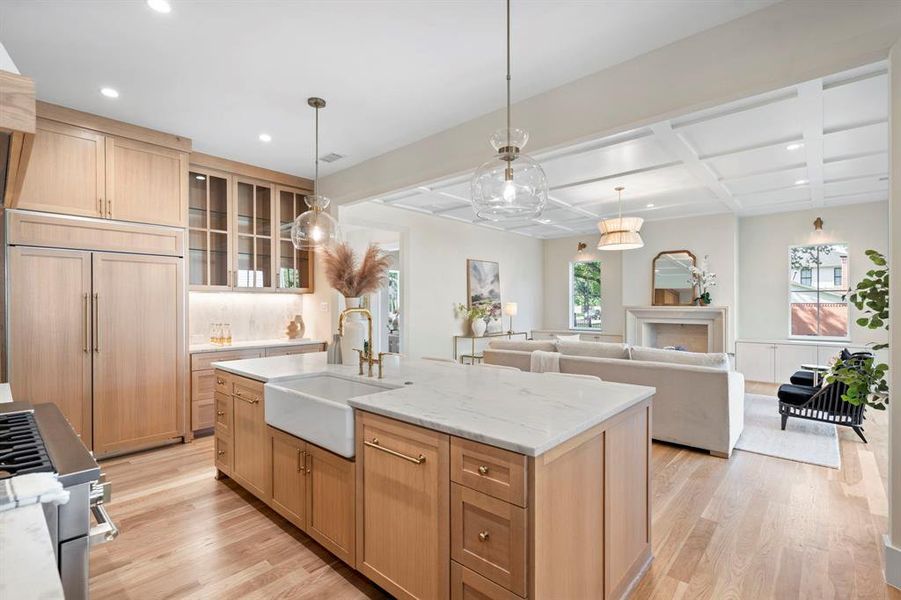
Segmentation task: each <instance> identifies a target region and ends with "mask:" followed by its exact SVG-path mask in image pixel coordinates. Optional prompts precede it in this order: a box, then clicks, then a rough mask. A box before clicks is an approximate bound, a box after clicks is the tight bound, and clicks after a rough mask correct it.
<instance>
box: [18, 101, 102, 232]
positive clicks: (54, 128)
mask: <svg viewBox="0 0 901 600" xmlns="http://www.w3.org/2000/svg"><path fill="white" fill-rule="evenodd" d="M105 156H106V146H105V143H104V136H103V135H101V134H99V133H97V132H95V131H91V130H88V129H82V128H80V127H73V126H71V125H66V124H63V123H58V122H56V121H48V120H46V119H38V121H37V132H36V134H35V138H34V146H33V148H32V153H31V160H30V162H29V165H28V170H27V171H26V173H25V179H24V182H23V184H22V192H21V194H20V196H19V199H18V201H17V202H16V208H28V209H32V210H40V211H48V212H58V213H64V214H68V215H79V216H87V217H105V216H106V197H105V191H106V162H105V161H106V159H105Z"/></svg>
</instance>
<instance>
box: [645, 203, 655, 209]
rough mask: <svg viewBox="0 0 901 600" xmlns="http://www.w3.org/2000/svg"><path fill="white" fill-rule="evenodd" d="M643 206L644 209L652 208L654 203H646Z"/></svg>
mask: <svg viewBox="0 0 901 600" xmlns="http://www.w3.org/2000/svg"><path fill="white" fill-rule="evenodd" d="M644 206H645V208H654V203H653V202H648V203H647V204H645V205H644Z"/></svg>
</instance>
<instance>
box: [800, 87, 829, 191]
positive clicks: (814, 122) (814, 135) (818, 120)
mask: <svg viewBox="0 0 901 600" xmlns="http://www.w3.org/2000/svg"><path fill="white" fill-rule="evenodd" d="M798 102H799V103H800V108H801V131H802V134H803V136H804V151H805V152H806V153H807V179H808V181H809V182H810V183H809V184H808V185H809V186H810V199H811V201H812V202H813V206H814V208H820V207H821V206H823V80H822V79H815V80H813V81H806V82H804V83H802V84H800V85H798Z"/></svg>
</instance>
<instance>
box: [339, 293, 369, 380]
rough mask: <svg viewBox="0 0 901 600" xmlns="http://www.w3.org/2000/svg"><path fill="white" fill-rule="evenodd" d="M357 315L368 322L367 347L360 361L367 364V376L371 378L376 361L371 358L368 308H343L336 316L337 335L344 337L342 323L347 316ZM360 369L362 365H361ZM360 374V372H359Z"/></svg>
mask: <svg viewBox="0 0 901 600" xmlns="http://www.w3.org/2000/svg"><path fill="white" fill-rule="evenodd" d="M353 313H359V314H361V315H363V316H364V317H366V320H367V321H368V322H369V330H368V331H369V335H368V336H367V338H366V339H367V341H368V346H367V347H366V348H365V349H364V350H362V351H361V352H360V360H361V361H363V360H365V361H366V362H367V363H369V376H370V377H372V365H373V364H375V363H376V362H377V359H374V358H373V356H372V313H371V312H369V309H368V308H345V309H344V310H343V311H341V314H340V315H338V335H339V336H342V337H343V336H344V322H345V321H346V320H347V315H350V314H353ZM361 368H362V364H361ZM360 374H362V371H361V372H360Z"/></svg>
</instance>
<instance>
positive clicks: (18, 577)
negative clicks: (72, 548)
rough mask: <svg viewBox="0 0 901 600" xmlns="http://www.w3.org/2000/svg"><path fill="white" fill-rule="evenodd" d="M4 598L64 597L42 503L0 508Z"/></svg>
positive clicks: (48, 599)
mask: <svg viewBox="0 0 901 600" xmlns="http://www.w3.org/2000/svg"><path fill="white" fill-rule="evenodd" d="M0 573H2V576H0V598H16V599H18V600H31V599H34V600H55V599H56V598H59V599H60V600H62V599H63V586H62V583H60V580H59V574H58V573H57V570H56V558H55V557H54V554H53V546H52V545H51V542H50V532H48V531H47V521H46V519H45V518H44V510H43V509H42V508H41V505H40V504H31V505H29V506H22V507H20V508H15V509H13V510H7V511H3V512H0Z"/></svg>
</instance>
